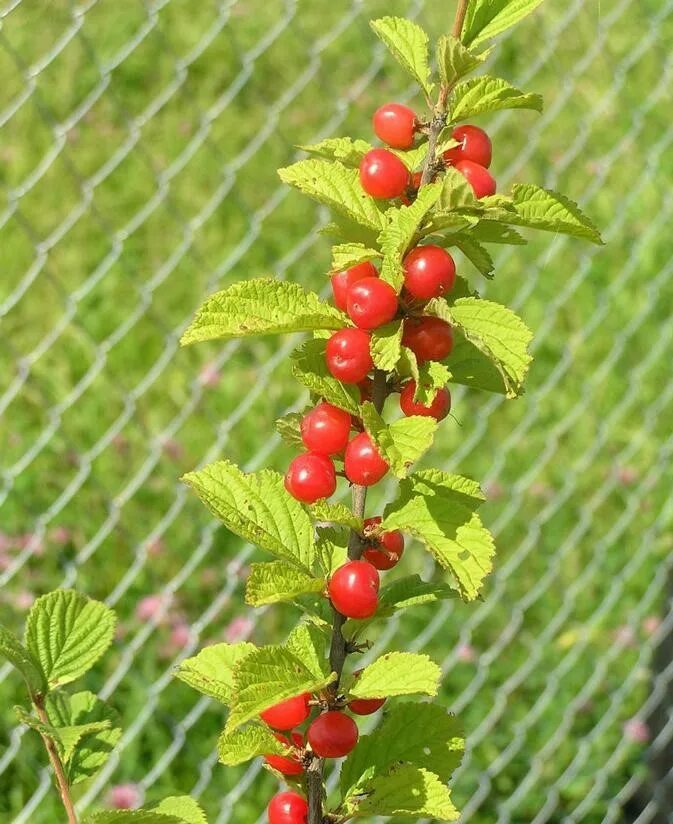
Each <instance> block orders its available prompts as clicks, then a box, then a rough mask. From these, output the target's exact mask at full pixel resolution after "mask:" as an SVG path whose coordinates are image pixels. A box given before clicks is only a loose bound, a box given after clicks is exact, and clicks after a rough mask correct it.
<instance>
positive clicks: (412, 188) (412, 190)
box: [402, 172, 423, 206]
mask: <svg viewBox="0 0 673 824" xmlns="http://www.w3.org/2000/svg"><path fill="white" fill-rule="evenodd" d="M422 177H423V172H414V173H413V174H412V175H411V179H410V181H409V185H408V186H407V190H406V192H405V193H404V194H403V195H402V203H404V205H405V206H411V204H412V203H413V201H414V200H416V195H417V194H418V190H419V189H420V187H421V179H422Z"/></svg>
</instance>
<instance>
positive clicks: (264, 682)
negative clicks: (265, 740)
mask: <svg viewBox="0 0 673 824" xmlns="http://www.w3.org/2000/svg"><path fill="white" fill-rule="evenodd" d="M313 664H314V661H313V660H311V661H310V662H309V666H307V665H306V664H305V663H304V662H303V661H301V660H300V659H299V658H298V657H297V656H296V655H294V654H293V653H292V652H291V651H290V650H289V649H287V648H286V647H284V646H268V647H261V648H260V649H256V650H253V652H251V653H250V654H249V655H247V656H246V657H245V658H244V659H243V660H242V661H241V662H240V663H239V664H238V666H237V667H236V670H235V671H234V702H233V705H232V708H231V712H230V713H229V718H228V719H227V725H226V728H225V730H226V732H231V731H233V730H235V729H236V728H237V727H240V726H242V725H243V724H245V723H246V721H250V720H252V719H253V718H256V717H257V716H258V715H259V714H260V713H261V712H263V711H264V710H266V709H268V708H269V707H272V706H273V705H274V704H278V703H280V702H281V701H285V700H286V699H288V698H292V697H293V696H295V695H300V694H301V693H303V692H311V693H314V692H318V691H320V690H322V689H324V688H325V687H326V686H327V685H328V684H330V683H331V682H332V681H333V680H334V677H333V675H332V674H331V673H330V674H329V675H328V676H322V677H320V678H318V677H316V675H315V674H314V673H313V672H312V671H311V669H310V668H309V667H310V666H313Z"/></svg>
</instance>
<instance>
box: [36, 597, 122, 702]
mask: <svg viewBox="0 0 673 824" xmlns="http://www.w3.org/2000/svg"><path fill="white" fill-rule="evenodd" d="M115 623H116V618H115V614H114V612H113V611H112V610H111V609H110V608H109V607H106V606H105V604H102V603H101V602H100V601H93V600H91V599H90V598H87V597H85V596H84V595H81V594H80V593H79V592H75V591H74V590H72V589H57V590H55V591H54V592H50V593H48V594H47V595H43V596H42V597H41V598H38V599H37V601H35V603H34V604H33V606H32V608H31V610H30V612H29V613H28V619H27V621H26V632H25V638H24V644H25V646H26V647H27V648H28V651H29V652H30V653H31V655H32V656H33V658H34V659H35V660H36V661H37V663H38V664H39V666H40V668H41V670H42V673H43V675H44V678H45V680H46V681H47V685H48V688H49V689H53V688H54V687H59V686H61V685H62V684H67V683H69V682H70V681H74V680H75V679H76V678H79V677H80V676H81V675H84V673H85V672H87V670H89V669H91V667H92V666H93V665H94V664H95V663H96V661H98V659H99V658H100V657H101V655H103V653H104V652H105V651H106V650H107V648H108V647H109V646H110V644H111V643H112V639H113V637H114V631H115Z"/></svg>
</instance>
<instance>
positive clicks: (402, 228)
mask: <svg viewBox="0 0 673 824" xmlns="http://www.w3.org/2000/svg"><path fill="white" fill-rule="evenodd" d="M442 186H443V184H442V183H441V182H437V183H431V184H429V185H428V186H424V187H423V188H422V189H420V191H419V192H418V197H417V198H416V200H415V201H414V202H413V203H412V204H411V206H401V207H400V208H399V209H388V211H387V212H386V215H385V219H386V226H385V228H384V229H383V231H382V232H381V234H380V235H379V245H380V246H381V250H382V251H383V265H382V266H381V279H382V280H385V281H386V282H387V283H390V285H391V286H393V287H394V288H395V289H396V290H397V291H398V292H399V290H400V289H401V288H402V284H403V283H404V269H403V267H402V259H403V258H404V256H405V254H406V253H407V250H408V249H409V247H410V246H411V245H412V243H413V241H414V239H415V237H416V235H417V233H418V231H419V229H420V226H421V224H422V223H423V221H424V219H425V216H426V215H427V214H428V212H429V211H430V210H431V209H432V208H433V206H434V205H435V203H437V201H438V200H439V197H440V194H441V192H442Z"/></svg>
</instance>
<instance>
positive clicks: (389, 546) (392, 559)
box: [353, 517, 404, 715]
mask: <svg viewBox="0 0 673 824" xmlns="http://www.w3.org/2000/svg"><path fill="white" fill-rule="evenodd" d="M380 523H381V518H378V517H377V518H367V520H366V521H365V531H366V529H367V527H373V526H378V524H380ZM367 543H368V548H367V549H365V551H364V552H363V553H362V557H363V558H364V559H365V561H369V563H370V564H371V565H372V566H375V567H376V569H392V568H393V567H394V566H395V565H396V564H397V562H398V561H399V560H400V558H401V557H402V553H403V552H404V536H403V535H402V533H401V532H400V531H399V529H395V530H393V531H392V532H384V533H383V535H380V536H379V537H378V538H371V539H370V538H367ZM353 711H354V712H355V710H353ZM360 714H362V715H367V713H360Z"/></svg>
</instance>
